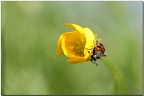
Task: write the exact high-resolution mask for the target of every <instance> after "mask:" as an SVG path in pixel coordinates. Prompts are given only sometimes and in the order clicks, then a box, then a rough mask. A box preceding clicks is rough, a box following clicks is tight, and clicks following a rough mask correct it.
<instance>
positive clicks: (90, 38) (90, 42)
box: [83, 28, 96, 54]
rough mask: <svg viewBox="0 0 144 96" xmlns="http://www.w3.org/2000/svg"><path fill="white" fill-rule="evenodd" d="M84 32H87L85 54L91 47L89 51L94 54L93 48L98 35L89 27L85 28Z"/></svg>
mask: <svg viewBox="0 0 144 96" xmlns="http://www.w3.org/2000/svg"><path fill="white" fill-rule="evenodd" d="M83 33H84V34H85V38H86V45H85V50H84V53H85V54H86V53H88V49H89V53H90V54H92V51H93V48H94V46H95V43H96V35H94V33H93V32H92V31H91V30H90V29H89V28H84V29H83ZM90 49H91V50H90Z"/></svg>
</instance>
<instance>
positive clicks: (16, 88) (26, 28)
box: [1, 1, 143, 95]
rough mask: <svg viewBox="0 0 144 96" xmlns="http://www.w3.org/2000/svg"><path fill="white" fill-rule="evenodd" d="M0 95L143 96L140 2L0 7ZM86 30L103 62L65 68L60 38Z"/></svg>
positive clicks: (39, 3) (26, 4) (23, 4)
mask: <svg viewBox="0 0 144 96" xmlns="http://www.w3.org/2000/svg"><path fill="white" fill-rule="evenodd" d="M1 8H2V19H1V20H2V26H1V38H2V54H1V57H2V59H1V60H2V64H1V66H2V67H1V68H2V94H5V95H6V94H19V95H20V94H69V95H70V94H75V95H76V94H78V95H79V94H99V95H100V94H142V26H143V25H142V24H141V22H142V21H143V20H142V2H96V1H93V2H88V1H85V2H84V1H82V2H74V1H71V2H70V1H69V2H66V1H64V2H56V1H53V2H52V1H48V2H47V1H45V2H4V1H3V2H1ZM65 23H75V24H78V25H80V26H82V27H89V28H90V29H91V30H92V31H93V32H94V33H95V34H97V35H98V38H102V40H101V41H100V42H101V43H102V44H103V45H104V46H105V49H106V54H107V56H106V57H103V60H98V61H97V62H98V64H99V66H98V67H97V66H96V65H94V64H92V63H91V62H90V61H88V62H85V63H83V64H70V63H68V62H66V60H67V57H66V56H64V55H62V56H60V57H56V47H57V41H58V39H59V36H60V35H61V34H62V33H63V32H68V31H72V30H73V29H71V28H68V27H67V26H64V24H65Z"/></svg>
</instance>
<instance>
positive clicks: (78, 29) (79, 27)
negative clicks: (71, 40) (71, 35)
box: [65, 24, 83, 34]
mask: <svg viewBox="0 0 144 96" xmlns="http://www.w3.org/2000/svg"><path fill="white" fill-rule="evenodd" d="M65 26H69V27H72V28H74V29H76V30H77V31H78V32H80V33H81V34H82V30H83V28H82V27H81V26H79V25H76V24H65Z"/></svg>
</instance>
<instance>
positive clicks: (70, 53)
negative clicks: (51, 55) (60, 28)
mask: <svg viewBox="0 0 144 96" xmlns="http://www.w3.org/2000/svg"><path fill="white" fill-rule="evenodd" d="M65 25H66V26H69V27H72V28H74V29H75V30H74V31H72V32H65V33H63V34H61V35H60V38H59V40H58V45H57V50H56V54H57V56H60V55H61V54H62V53H64V54H65V55H66V56H67V57H68V58H69V59H68V60H67V61H68V62H70V63H73V64H77V63H82V62H85V61H87V60H89V58H90V57H91V55H92V54H93V48H94V46H95V43H96V35H94V33H93V32H92V31H91V30H90V29H89V28H82V27H81V26H79V25H76V24H65Z"/></svg>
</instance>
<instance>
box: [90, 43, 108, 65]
mask: <svg viewBox="0 0 144 96" xmlns="http://www.w3.org/2000/svg"><path fill="white" fill-rule="evenodd" d="M102 56H106V55H105V48H104V46H103V44H101V43H98V41H97V42H96V45H95V47H94V49H93V54H92V55H91V58H90V59H89V60H90V61H91V62H92V63H94V64H96V65H97V66H98V64H97V63H96V60H97V59H101V60H102V58H101V57H102Z"/></svg>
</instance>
